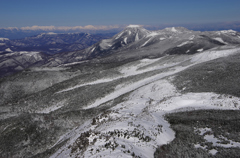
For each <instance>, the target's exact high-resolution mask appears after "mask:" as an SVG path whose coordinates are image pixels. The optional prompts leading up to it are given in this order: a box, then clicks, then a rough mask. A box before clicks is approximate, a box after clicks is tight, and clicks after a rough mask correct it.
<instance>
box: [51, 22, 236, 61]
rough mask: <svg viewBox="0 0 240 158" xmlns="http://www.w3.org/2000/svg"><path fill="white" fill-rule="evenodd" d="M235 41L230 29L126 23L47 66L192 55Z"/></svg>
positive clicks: (60, 56) (57, 57)
mask: <svg viewBox="0 0 240 158" xmlns="http://www.w3.org/2000/svg"><path fill="white" fill-rule="evenodd" d="M239 43H240V33H238V32H236V31H233V30H227V31H215V32H214V31H213V32H199V31H191V30H188V29H186V28H183V27H172V28H166V29H163V30H159V31H148V30H146V29H144V28H142V27H141V26H138V25H130V26H128V27H126V28H125V29H124V30H123V31H122V32H120V33H118V34H117V35H115V36H113V37H112V38H110V39H104V40H102V41H100V42H98V43H96V44H94V45H92V46H91V47H89V48H87V49H85V50H81V51H76V52H70V53H67V54H58V55H56V56H55V57H54V58H55V59H56V60H57V62H56V61H54V60H51V61H50V62H49V63H48V64H47V66H57V65H59V64H67V63H72V62H79V61H83V60H89V59H93V58H94V59H96V58H105V59H106V60H107V61H109V60H110V61H115V60H117V61H122V60H136V59H141V58H145V57H146V56H148V57H153V58H154V57H160V56H164V55H166V54H194V53H198V52H201V51H204V50H208V49H211V48H215V47H218V46H222V45H232V44H233V45H235V44H239ZM130 50H131V51H130ZM148 50H150V51H148ZM146 51H147V52H148V53H147V54H146ZM59 61H60V62H59Z"/></svg>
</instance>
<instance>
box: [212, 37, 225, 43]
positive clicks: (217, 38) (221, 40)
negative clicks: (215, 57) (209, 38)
mask: <svg viewBox="0 0 240 158" xmlns="http://www.w3.org/2000/svg"><path fill="white" fill-rule="evenodd" d="M213 39H214V40H216V41H219V42H221V43H224V44H228V43H226V42H224V41H223V39H222V38H220V37H216V38H213Z"/></svg>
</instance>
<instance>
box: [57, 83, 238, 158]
mask: <svg viewBox="0 0 240 158" xmlns="http://www.w3.org/2000/svg"><path fill="white" fill-rule="evenodd" d="M239 107H240V100H239V98H236V97H228V96H226V95H224V96H223V95H219V94H214V93H188V94H184V95H182V94H180V93H178V92H177V90H176V89H175V87H174V86H173V85H172V84H170V83H169V82H168V81H167V80H157V81H154V82H152V83H150V84H147V85H145V86H142V87H141V88H139V89H137V90H135V91H133V92H132V93H131V94H130V95H129V96H128V97H126V98H125V101H124V102H122V103H119V104H118V105H116V106H115V107H113V108H111V109H110V110H109V111H108V112H107V113H105V114H101V115H99V116H96V117H95V119H96V123H95V124H91V121H89V124H88V125H85V127H83V126H82V127H80V128H79V129H78V130H74V131H72V133H71V134H69V137H70V138H72V139H71V140H70V141H69V144H68V145H67V146H65V147H63V148H61V149H60V150H59V151H58V152H57V153H55V154H54V155H52V157H66V156H69V155H72V156H77V155H78V154H79V153H80V150H77V151H76V152H72V153H71V151H72V148H73V147H74V143H75V144H76V141H77V136H80V135H81V133H83V132H84V131H85V132H86V131H91V132H90V136H89V137H87V139H88V140H89V142H92V144H89V146H88V147H87V148H86V149H85V150H84V151H83V152H82V153H81V154H80V155H82V156H85V157H100V156H102V157H121V156H122V157H131V154H133V153H134V154H135V155H137V156H140V157H153V153H154V151H155V150H156V147H157V146H158V145H163V144H167V143H168V142H170V141H172V140H173V139H174V132H173V131H172V130H171V129H170V128H169V126H170V125H169V124H168V122H167V121H165V120H164V118H163V115H164V114H166V113H169V112H175V111H176V110H179V109H181V110H183V108H184V109H185V110H186V109H191V110H193V109H239ZM83 129H84V130H83ZM90 129H91V130H90ZM81 130H82V131H81ZM114 132H115V133H114ZM111 133H112V134H113V135H111ZM125 134H126V135H125ZM109 144H110V145H109ZM70 145H71V146H70ZM68 147H69V148H68ZM128 151H130V152H128Z"/></svg>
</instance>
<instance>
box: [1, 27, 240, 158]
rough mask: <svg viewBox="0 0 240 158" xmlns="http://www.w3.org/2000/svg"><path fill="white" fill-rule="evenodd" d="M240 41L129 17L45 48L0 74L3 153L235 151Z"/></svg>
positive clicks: (96, 154) (77, 154)
mask: <svg viewBox="0 0 240 158" xmlns="http://www.w3.org/2000/svg"><path fill="white" fill-rule="evenodd" d="M239 42H240V34H239V33H238V32H235V31H232V30H228V31H217V32H195V31H191V30H187V29H185V28H181V27H176V28H166V29H164V30H159V31H148V30H146V29H144V28H142V27H141V26H136V25H130V26H129V27H127V28H126V29H124V30H123V31H122V32H120V33H119V34H117V35H115V36H113V37H112V38H111V39H104V40H101V41H100V42H98V43H96V44H94V45H92V46H90V47H89V48H87V49H85V50H82V51H76V52H69V53H66V54H58V55H54V56H51V57H46V59H44V60H43V61H41V62H39V63H38V65H37V64H35V65H34V66H33V67H30V68H29V69H28V71H22V72H20V73H18V74H15V75H11V76H8V77H5V78H2V79H1V80H0V87H1V88H0V97H1V101H0V109H1V113H0V133H1V135H0V142H1V143H0V155H1V157H7V156H9V155H10V157H54V158H55V157H143V158H144V157H146V158H149V157H164V156H165V157H173V156H176V157H183V156H184V155H187V157H214V156H216V157H224V156H226V155H228V154H229V155H231V156H232V157H237V156H238V155H239V147H240V145H239V144H240V143H239V142H240V140H239V137H238V135H239V132H240V129H239V128H238V127H239V126H238V125H239V121H238V120H239V119H240V118H239V109H240V99H239V97H240V94H239V91H240V87H239V86H238V85H239V78H240V73H239V72H240V71H239V67H240V62H239V59H240V45H239ZM20 54H21V53H20ZM26 54H28V53H26ZM32 54H34V53H32ZM6 55H7V54H6ZM22 55H24V53H22ZM18 56H19V55H18ZM39 59H40V58H39ZM212 109H214V110H212ZM222 110H225V111H222Z"/></svg>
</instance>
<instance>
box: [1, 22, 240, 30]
mask: <svg viewBox="0 0 240 158" xmlns="http://www.w3.org/2000/svg"><path fill="white" fill-rule="evenodd" d="M128 25H130V24H126V25H100V26H94V25H86V26H53V25H51V26H38V25H34V26H26V27H20V28H18V27H7V28H0V29H6V30H14V29H15V30H21V31H37V30H42V31H87V30H92V31H94V30H95V31H96V30H102V31H104V30H114V29H115V30H121V29H124V28H125V27H127V26H128ZM138 25H139V24H138ZM140 25H141V24H140ZM141 26H142V27H144V28H146V29H150V30H160V29H164V28H166V27H186V28H188V29H190V30H199V31H216V30H224V29H226V30H228V29H233V30H236V31H240V21H236V22H219V23H205V24H161V25H141Z"/></svg>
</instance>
